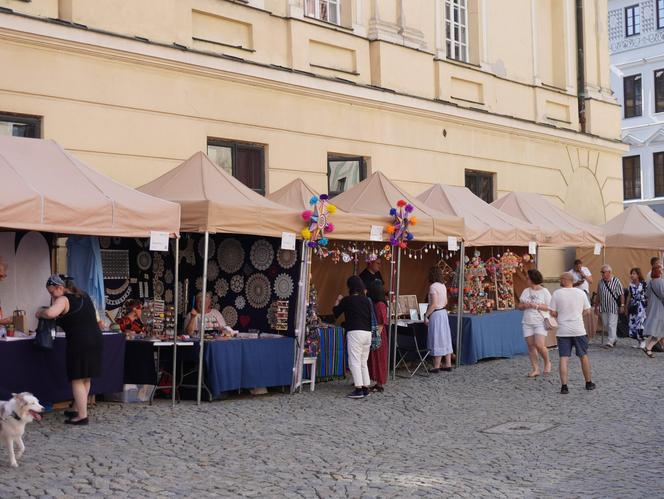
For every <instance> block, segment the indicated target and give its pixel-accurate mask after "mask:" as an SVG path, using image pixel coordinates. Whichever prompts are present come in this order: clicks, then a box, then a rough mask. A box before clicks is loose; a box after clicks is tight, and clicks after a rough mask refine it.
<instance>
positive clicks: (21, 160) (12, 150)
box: [0, 137, 180, 237]
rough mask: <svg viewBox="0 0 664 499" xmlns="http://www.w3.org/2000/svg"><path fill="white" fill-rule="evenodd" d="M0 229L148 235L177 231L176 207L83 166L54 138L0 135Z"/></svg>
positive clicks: (103, 234)
mask: <svg viewBox="0 0 664 499" xmlns="http://www.w3.org/2000/svg"><path fill="white" fill-rule="evenodd" d="M0 178H2V184H3V185H2V187H3V189H2V196H1V197H0V227H3V228H7V229H18V230H37V231H45V232H57V233H62V234H81V235H98V236H121V237H147V236H149V235H150V231H152V230H154V231H160V232H168V233H170V234H174V233H177V232H179V226H180V207H179V206H178V205H176V204H174V203H169V202H167V201H164V200H162V199H156V198H153V197H152V196H148V195H146V194H143V193H140V192H138V191H136V190H134V189H131V188H130V187H127V186H125V185H122V184H120V183H118V182H116V181H114V180H112V179H111V178H109V177H107V176H105V175H103V174H102V173H99V172H98V171H96V170H94V169H92V168H90V167H88V166H86V165H85V164H83V162H81V161H80V160H78V159H77V158H76V157H74V156H73V155H71V154H69V153H68V152H66V151H65V150H64V149H62V147H60V145H58V144H57V143H56V142H55V141H53V140H41V139H27V138H21V137H0Z"/></svg>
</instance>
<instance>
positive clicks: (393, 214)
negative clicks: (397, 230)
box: [390, 208, 397, 217]
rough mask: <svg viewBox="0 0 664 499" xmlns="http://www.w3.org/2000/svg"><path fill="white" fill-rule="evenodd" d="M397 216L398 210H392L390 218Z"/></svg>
mask: <svg viewBox="0 0 664 499" xmlns="http://www.w3.org/2000/svg"><path fill="white" fill-rule="evenodd" d="M396 215H397V209H396V208H390V216H391V217H395V216H396Z"/></svg>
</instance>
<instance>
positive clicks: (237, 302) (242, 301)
mask: <svg viewBox="0 0 664 499" xmlns="http://www.w3.org/2000/svg"><path fill="white" fill-rule="evenodd" d="M246 304H247V300H245V299H244V296H238V297H236V298H235V308H237V309H238V310H242V309H243V308H244V306H245V305H246Z"/></svg>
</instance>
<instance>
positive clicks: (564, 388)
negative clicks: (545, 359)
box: [560, 385, 569, 395]
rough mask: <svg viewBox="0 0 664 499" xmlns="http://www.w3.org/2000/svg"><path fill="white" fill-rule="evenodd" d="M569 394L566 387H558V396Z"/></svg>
mask: <svg viewBox="0 0 664 499" xmlns="http://www.w3.org/2000/svg"><path fill="white" fill-rule="evenodd" d="M568 393H569V388H567V385H562V386H561V387H560V394H561V395H567V394H568Z"/></svg>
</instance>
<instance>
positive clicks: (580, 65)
mask: <svg viewBox="0 0 664 499" xmlns="http://www.w3.org/2000/svg"><path fill="white" fill-rule="evenodd" d="M585 67H586V64H585V55H584V52H583V0H576V91H577V96H578V107H579V125H580V126H581V132H582V133H585V131H586V78H585Z"/></svg>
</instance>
